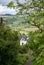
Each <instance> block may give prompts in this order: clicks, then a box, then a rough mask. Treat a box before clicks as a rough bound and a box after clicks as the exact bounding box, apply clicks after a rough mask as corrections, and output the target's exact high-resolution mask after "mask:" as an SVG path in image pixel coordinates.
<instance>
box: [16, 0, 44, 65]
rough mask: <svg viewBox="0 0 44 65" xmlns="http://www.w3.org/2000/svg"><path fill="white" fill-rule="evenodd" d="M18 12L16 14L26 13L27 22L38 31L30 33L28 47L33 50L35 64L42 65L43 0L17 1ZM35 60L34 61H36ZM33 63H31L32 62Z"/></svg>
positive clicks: (43, 44) (43, 47)
mask: <svg viewBox="0 0 44 65" xmlns="http://www.w3.org/2000/svg"><path fill="white" fill-rule="evenodd" d="M17 3H18V7H19V12H18V14H19V13H20V14H24V15H25V14H27V15H28V16H27V22H28V23H29V24H31V25H32V26H33V27H37V28H38V31H36V32H34V33H32V34H31V38H30V41H29V43H30V45H29V47H30V49H31V50H32V51H33V56H34V58H35V61H36V62H37V65H43V61H44V0H32V1H29V0H28V1H27V0H26V2H25V3H20V2H19V1H17ZM36 62H35V63H36ZM32 65H33V63H32Z"/></svg>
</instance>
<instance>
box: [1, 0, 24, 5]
mask: <svg viewBox="0 0 44 65" xmlns="http://www.w3.org/2000/svg"><path fill="white" fill-rule="evenodd" d="M10 1H14V2H15V1H16V0H0V4H7V3H9V2H10ZM19 1H20V2H24V1H25V0H19Z"/></svg>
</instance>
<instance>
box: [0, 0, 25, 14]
mask: <svg viewBox="0 0 44 65" xmlns="http://www.w3.org/2000/svg"><path fill="white" fill-rule="evenodd" d="M10 1H14V2H15V1H16V0H0V14H16V12H17V11H16V9H13V8H11V9H10V8H9V7H7V6H2V5H3V4H4V5H6V4H7V3H9V2H10ZM19 2H21V3H22V2H24V0H19ZM15 3H16V2H15Z"/></svg>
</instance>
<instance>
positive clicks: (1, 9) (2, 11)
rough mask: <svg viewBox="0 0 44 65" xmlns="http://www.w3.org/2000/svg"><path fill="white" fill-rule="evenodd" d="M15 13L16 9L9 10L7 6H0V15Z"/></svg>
mask: <svg viewBox="0 0 44 65" xmlns="http://www.w3.org/2000/svg"><path fill="white" fill-rule="evenodd" d="M16 13H17V9H13V8H9V7H7V6H2V5H0V14H12V15H15V14H16Z"/></svg>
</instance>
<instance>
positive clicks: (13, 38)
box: [0, 25, 19, 65]
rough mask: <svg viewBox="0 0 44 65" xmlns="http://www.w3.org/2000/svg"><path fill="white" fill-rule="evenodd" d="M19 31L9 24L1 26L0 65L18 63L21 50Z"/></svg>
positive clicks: (14, 64) (15, 64)
mask: <svg viewBox="0 0 44 65" xmlns="http://www.w3.org/2000/svg"><path fill="white" fill-rule="evenodd" d="M18 49H19V39H18V33H17V32H15V31H12V30H11V29H10V28H9V27H8V26H6V25H1V26H0V65H17V64H18V63H17V56H18V52H19V50H18Z"/></svg>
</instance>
